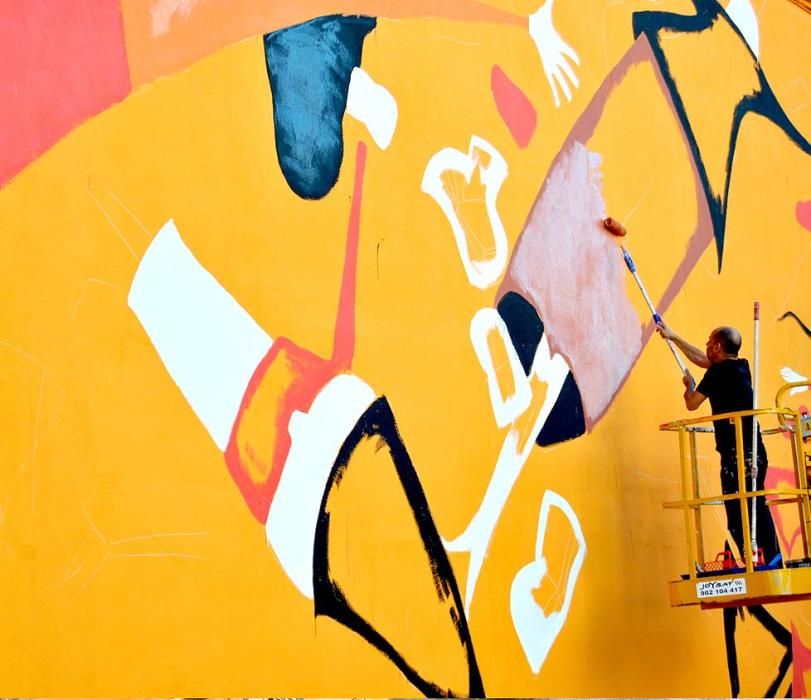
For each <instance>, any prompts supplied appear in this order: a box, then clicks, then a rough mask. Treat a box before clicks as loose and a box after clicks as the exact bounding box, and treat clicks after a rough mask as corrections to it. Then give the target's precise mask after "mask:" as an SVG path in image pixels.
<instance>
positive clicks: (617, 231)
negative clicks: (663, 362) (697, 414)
mask: <svg viewBox="0 0 811 700" xmlns="http://www.w3.org/2000/svg"><path fill="white" fill-rule="evenodd" d="M603 226H604V227H605V229H606V231H608V232H609V233H610V234H611V235H612V236H617V237H618V238H622V237H624V236H625V235H626V234H627V231H626V230H625V227H624V226H623V225H622V224H621V223H620V222H619V221H617V220H616V219H612V218H610V217H609V218H608V219H605V221H603ZM620 250H621V251H622V258H623V260H625V265H626V267H627V268H628V271H629V272H630V273H631V274H632V275H633V277H634V279H635V280H636V284H637V286H638V287H639V291H640V292H642V296H643V297H644V299H645V303H646V304H647V305H648V308H649V309H650V312H651V315H652V316H653V322H654V323H656V324H661V323H662V317H661V316H660V315H659V313H658V312H657V311H656V307H655V306H654V305H653V302H652V301H651V298H650V297H649V296H648V292H647V290H646V289H645V285H644V284H642V278H641V277H640V276H639V273H638V272H637V270H636V265H634V259H633V258H632V257H631V254H630V253H629V252H628V249H627V248H626V247H625V246H624V245H621V246H620ZM664 340H665V342H666V343H667V347H669V348H670V352H672V353H673V357H675V358H676V362H677V363H678V365H679V369H681V373H682V374H683V375H684V376H685V377H688V378H689V379H690V389H695V383H694V382H693V379H692V375H691V374H690V372H689V371H688V370H687V365H685V364H684V360H682V359H681V356H680V355H679V353H677V352H676V348H675V347H674V345H673V343H672V342H671V341H670V339H669V338H665V339H664Z"/></svg>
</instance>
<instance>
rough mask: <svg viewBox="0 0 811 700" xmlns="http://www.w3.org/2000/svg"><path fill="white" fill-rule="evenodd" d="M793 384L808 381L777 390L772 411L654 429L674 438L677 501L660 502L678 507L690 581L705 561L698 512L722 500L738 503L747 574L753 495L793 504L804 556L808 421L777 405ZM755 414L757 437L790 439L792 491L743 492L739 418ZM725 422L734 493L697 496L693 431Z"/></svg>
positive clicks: (809, 516)
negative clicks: (730, 433) (771, 423)
mask: <svg viewBox="0 0 811 700" xmlns="http://www.w3.org/2000/svg"><path fill="white" fill-rule="evenodd" d="M793 386H807V383H794V384H790V385H786V386H784V387H782V388H781V390H780V392H779V393H778V396H777V400H778V401H777V402H778V407H777V408H761V409H756V410H751V411H736V412H733V413H723V414H719V415H713V416H702V417H699V418H688V419H684V420H677V421H672V422H670V423H664V424H663V425H660V426H659V429H660V430H663V431H672V432H677V433H678V436H679V461H680V467H681V485H682V498H681V500H679V501H672V502H669V503H665V504H664V507H665V508H674V509H681V510H682V511H683V512H684V525H685V528H684V530H685V537H686V540H687V552H688V572H689V577H690V579H696V578H697V574H698V568H697V567H696V564H697V563H700V565H701V566H702V567H703V566H704V564H705V561H706V558H705V556H704V541H703V535H702V520H701V509H702V507H704V506H716V505H720V504H722V503H724V502H726V501H731V500H737V501H738V502H739V503H740V508H741V521H742V526H743V540H744V549H745V551H744V552H743V553H742V555H743V557H744V561H745V565H746V571H747V573H752V572H753V571H754V566H755V564H754V556H753V552H752V536H751V531H750V524H749V509H748V508H747V500H748V499H750V498H752V497H755V496H757V497H765V496H772V497H773V498H770V499H769V505H781V504H790V503H796V504H797V508H798V511H799V514H800V532H801V535H802V545H803V557H804V558H807V557H808V556H809V550H808V543H809V534H810V533H809V531H810V530H811V502H809V490H808V474H807V473H806V465H807V463H808V454H809V452H808V451H807V447H806V445H805V442H804V440H803V429H802V428H803V426H804V424H806V425H807V423H808V418H807V417H806V416H803V415H802V414H801V413H800V412H799V411H797V410H794V409H792V408H785V407H782V406H780V405H779V401H780V399H781V398H782V396H783V394H784V393H785V392H786V391H788V390H789V389H791V388H792V387H793ZM749 416H756V417H757V420H758V423H759V424H761V434H762V435H769V434H774V433H786V434H788V435H789V437H790V441H791V449H792V456H793V466H794V475H795V479H796V481H795V483H796V484H797V487H796V488H778V489H761V490H759V491H749V490H747V482H746V465H745V459H746V455H745V454H744V449H743V429H742V420H743V418H745V417H749ZM775 418H776V419H777V421H776V422H777V424H778V427H777V428H774V429H771V430H769V429H764V426H763V421H764V420H770V419H771V420H774V419H775ZM724 420H728V421H730V422H731V423H732V424H733V425H734V426H735V445H736V453H737V472H738V489H739V490H738V493H735V494H719V495H713V496H703V497H702V496H701V494H700V493H699V485H698V484H699V479H698V452H697V447H696V435H697V434H698V433H712V432H714V428H713V423H714V422H716V421H724Z"/></svg>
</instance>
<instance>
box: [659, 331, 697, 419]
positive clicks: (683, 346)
mask: <svg viewBox="0 0 811 700" xmlns="http://www.w3.org/2000/svg"><path fill="white" fill-rule="evenodd" d="M656 332H657V333H659V335H661V336H662V337H663V338H666V339H667V340H672V341H673V342H674V343H675V344H676V346H677V347H678V348H679V350H681V351H682V352H683V353H684V356H685V357H686V358H687V359H688V360H690V362H692V363H693V364H694V365H698V366H699V367H703V368H704V369H707V368H708V367H709V366H710V360H709V358H708V357H707V353H705V352H704V351H703V350H702V349H700V348H697V347H696V346H695V345H693V344H692V343H688V342H687V341H686V340H685V339H684V338H682V337H681V336H680V335H678V334H677V333H675V332H674V331H673V330H672V329H671V328H670V327H669V326H667V325H665V324H664V323H661V324H657V325H656ZM704 398H706V397H704ZM690 410H693V409H690Z"/></svg>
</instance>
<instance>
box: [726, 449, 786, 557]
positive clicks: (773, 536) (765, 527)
mask: <svg viewBox="0 0 811 700" xmlns="http://www.w3.org/2000/svg"><path fill="white" fill-rule="evenodd" d="M768 466H769V465H768V463H767V459H766V457H765V455H764V456H763V460H762V461H761V458H760V456H759V457H758V475H757V490H758V491H760V490H762V489H763V488H764V484H765V482H766V470H767V469H768ZM746 480H747V483H746V485H745V486H744V488H743V489H742V490H744V491H749V490H750V487H751V485H752V458H751V457H748V456H747V457H746ZM721 490H722V491H723V492H724V495H727V494H732V493H737V492H738V460H737V457H736V455H735V452H734V451H732V452H729V453H722V454H721ZM755 500H756V501H757V505H756V510H757V546H758V547H759V548H761V549H763V558H764V559H765V561H766V563H767V564H768V563H769V562H770V561H771V560H772V559H773V558H774V557H775V555H777V554H779V553H780V545H779V544H778V542H777V533H776V532H775V529H774V521H773V520H772V514H771V512H770V511H769V508H768V507H767V505H766V498H765V497H764V496H759V497H758V498H756V499H755ZM724 507H725V509H726V512H727V528H728V529H729V532H730V534H731V535H732V539H733V540H735V544H736V545H737V546H738V550H739V551H740V554H741V559H743V553H744V548H743V520H742V518H741V504H740V501H724ZM746 507H747V510H748V512H749V527H750V528H751V527H752V499H751V498H747V499H746ZM753 554H754V555H755V558H757V552H753Z"/></svg>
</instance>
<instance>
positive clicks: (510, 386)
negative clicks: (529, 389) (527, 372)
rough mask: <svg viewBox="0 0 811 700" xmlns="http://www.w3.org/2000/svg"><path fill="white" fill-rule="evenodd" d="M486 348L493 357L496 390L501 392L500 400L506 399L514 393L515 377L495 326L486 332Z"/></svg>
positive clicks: (502, 340)
mask: <svg viewBox="0 0 811 700" xmlns="http://www.w3.org/2000/svg"><path fill="white" fill-rule="evenodd" d="M487 349H488V350H489V352H490V357H492V358H493V369H494V370H495V373H496V380H497V381H498V390H499V391H500V392H501V400H502V401H506V400H507V399H509V398H510V397H511V396H512V395H513V394H514V393H515V377H514V376H513V370H512V365H511V364H510V356H509V355H508V354H507V348H506V347H505V346H504V339H503V338H502V337H501V333H499V332H498V330H497V329H495V328H492V329H491V330H490V332H489V333H488V334H487Z"/></svg>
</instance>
